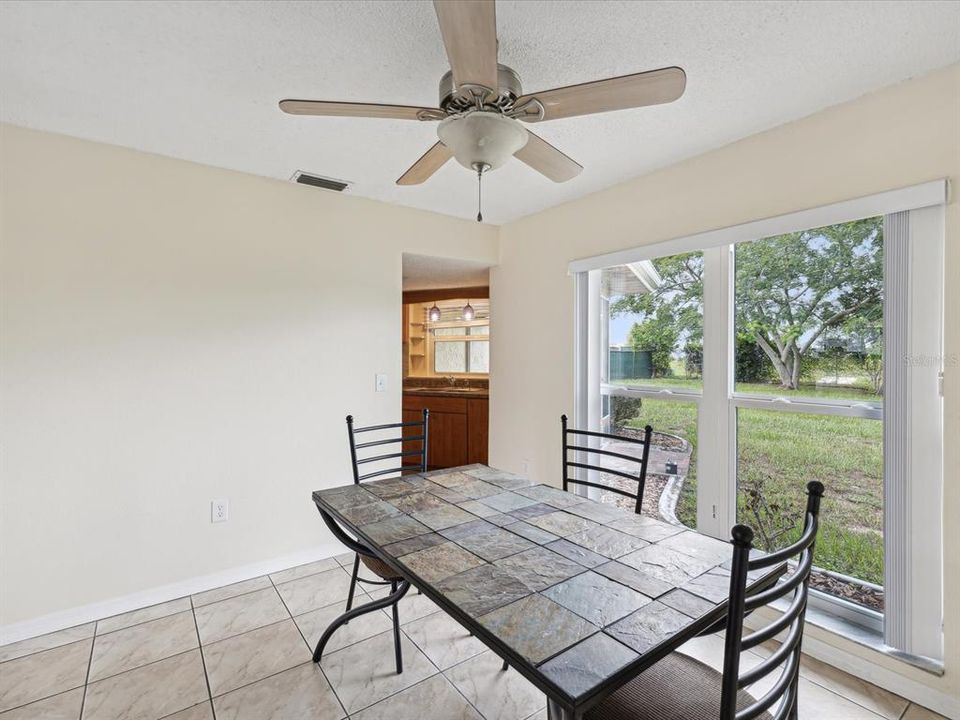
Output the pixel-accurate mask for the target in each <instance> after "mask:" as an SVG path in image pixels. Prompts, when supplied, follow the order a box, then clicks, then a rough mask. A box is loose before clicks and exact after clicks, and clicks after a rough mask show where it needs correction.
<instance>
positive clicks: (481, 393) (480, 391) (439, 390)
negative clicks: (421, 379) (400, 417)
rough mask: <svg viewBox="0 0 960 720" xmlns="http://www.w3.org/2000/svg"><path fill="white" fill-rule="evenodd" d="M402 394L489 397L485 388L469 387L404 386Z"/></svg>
mask: <svg viewBox="0 0 960 720" xmlns="http://www.w3.org/2000/svg"><path fill="white" fill-rule="evenodd" d="M403 394H404V395H427V396H429V397H466V398H484V399H485V398H489V397H490V391H489V390H488V389H487V388H476V387H474V388H470V387H412V388H411V387H405V388H404V389H403Z"/></svg>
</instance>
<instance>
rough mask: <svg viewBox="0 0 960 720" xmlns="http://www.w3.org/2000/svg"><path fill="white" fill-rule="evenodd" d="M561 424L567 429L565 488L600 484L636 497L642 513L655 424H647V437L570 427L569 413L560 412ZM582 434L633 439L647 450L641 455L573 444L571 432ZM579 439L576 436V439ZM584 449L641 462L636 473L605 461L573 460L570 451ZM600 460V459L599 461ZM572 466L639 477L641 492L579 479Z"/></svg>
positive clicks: (637, 510)
mask: <svg viewBox="0 0 960 720" xmlns="http://www.w3.org/2000/svg"><path fill="white" fill-rule="evenodd" d="M560 426H561V428H562V430H563V436H562V439H563V489H564V490H567V489H568V486H569V485H585V486H587V487H595V488H600V489H601V490H608V491H610V492H612V493H617V494H618V495H623V496H624V497H629V498H635V499H636V501H637V505H636V513H637V514H638V515H639V514H640V508H641V506H642V505H643V490H644V486H645V485H646V483H647V462H648V460H649V458H650V438H651V436H652V435H653V428H652V427H650V426H649V425H647V426H646V427H644V428H643V440H637V439H636V438H629V437H623V436H621V435H613V434H610V433H601V432H594V431H592V430H573V429H571V428H569V427H567V416H566V415H561V416H560ZM577 435H581V436H584V437H592V438H600V439H602V440H616V441H617V442H625V443H632V444H635V445H642V446H643V452H642V454H641V456H640V457H639V458H637V457H634V456H633V455H626V454H624V453H618V452H614V451H613V450H605V449H603V448H593V447H586V446H583V445H576V444H574V445H571V444H570V441H569V438H570V436H577ZM575 442H576V440H575ZM571 450H572V451H574V452H580V453H593V454H595V455H602V456H606V457H615V458H618V459H620V460H626V461H628V462H633V463H637V464H638V465H639V468H638V471H637V474H636V475H632V474H631V473H628V472H624V471H623V470H614V469H613V468H608V467H604V466H603V465H594V464H592V463H590V462H579V461H574V460H570V451H571ZM596 462H599V461H596ZM570 468H580V469H582V470H595V471H597V472H602V473H607V474H609V475H616V476H618V477H622V478H626V479H627V480H635V481H636V482H637V493H636V495H634V494H633V493H631V492H629V491H627V490H624V489H622V488H618V487H613V486H611V485H603V484H601V483H595V482H591V481H589V480H579V479H577V478H575V477H570Z"/></svg>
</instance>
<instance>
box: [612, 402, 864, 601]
mask: <svg viewBox="0 0 960 720" xmlns="http://www.w3.org/2000/svg"><path fill="white" fill-rule="evenodd" d="M768 392H769V390H768ZM797 394H798V395H799V394H801V393H799V392H798V393H797ZM647 423H649V424H650V425H652V426H653V427H654V429H655V430H660V431H663V432H667V433H671V434H674V435H680V436H681V437H684V438H686V439H687V440H689V441H690V442H691V443H692V444H693V445H694V447H696V445H697V409H696V405H695V404H693V403H689V402H674V401H669V400H650V399H646V398H645V399H644V401H643V408H642V410H641V411H640V414H639V415H638V417H637V418H635V419H634V420H632V421H630V423H629V424H630V425H633V426H637V427H642V426H643V425H645V424H647ZM882 433H883V425H882V423H881V422H879V421H877V420H868V419H863V418H847V417H834V416H827V415H804V414H798V413H782V412H776V411H770V410H747V409H741V410H740V411H739V416H738V432H737V437H738V466H739V476H740V477H739V481H740V485H741V492H740V493H739V494H738V507H739V515H740V517H739V520H740V521H741V522H745V523H746V524H748V525H751V526H753V527H754V528H755V529H757V530H762V531H763V532H765V533H766V534H767V535H768V536H770V535H772V534H774V533H775V532H776V531H778V530H781V529H787V528H792V529H790V530H788V531H787V532H785V533H784V534H782V535H781V536H780V537H779V538H778V539H777V541H776V544H777V545H778V546H779V545H783V544H785V543H787V542H790V541H791V540H793V539H795V538H796V536H797V535H798V534H799V531H800V527H799V526H800V524H801V523H802V509H803V504H804V493H805V491H804V488H805V485H806V483H807V482H808V481H810V480H819V481H821V482H822V483H823V484H824V485H825V486H826V489H827V490H826V495H825V497H824V500H823V505H822V514H821V530H820V534H819V537H818V539H817V551H816V553H817V565H819V566H820V567H824V568H827V569H829V570H834V571H836V572H841V573H844V574H847V575H851V576H854V577H858V578H861V579H863V580H868V581H870V582H874V583H877V584H881V585H882V584H883V538H882V531H883V499H882V498H883V452H882V447H883V445H882ZM696 482H697V468H696V452H695V451H694V458H693V461H692V462H691V471H690V475H689V477H688V479H687V482H685V483H684V488H683V492H682V493H681V497H680V502H679V503H678V506H677V515H678V517H679V518H680V520H681V521H683V522H684V523H686V524H688V525H690V526H691V527H693V526H695V525H696ZM746 487H755V488H756V489H757V490H758V491H759V495H760V496H761V497H763V499H764V500H765V502H766V507H760V508H758V509H756V510H755V509H754V508H752V507H750V504H749V503H748V500H747V497H748V496H747V493H745V492H742V490H743V489H744V488H746Z"/></svg>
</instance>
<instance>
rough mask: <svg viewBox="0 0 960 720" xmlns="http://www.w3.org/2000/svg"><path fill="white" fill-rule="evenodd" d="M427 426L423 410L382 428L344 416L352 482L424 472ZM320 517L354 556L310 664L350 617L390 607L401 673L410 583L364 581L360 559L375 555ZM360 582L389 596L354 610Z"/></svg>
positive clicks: (338, 527)
mask: <svg viewBox="0 0 960 720" xmlns="http://www.w3.org/2000/svg"><path fill="white" fill-rule="evenodd" d="M409 427H419V428H421V432H420V433H419V434H416V435H404V434H403V432H404V429H405V428H409ZM429 427H430V411H429V410H427V409H424V411H423V417H422V419H421V420H413V421H409V422H399V423H387V424H385V425H370V426H368V427H362V428H355V427H354V426H353V415H347V437H348V439H349V441H350V461H351V463H352V465H353V482H354V484H355V485H359V484H360V483H361V482H362V481H364V480H371V479H373V478H376V477H381V476H383V475H389V474H393V473H399V474H400V475H401V476H402V475H403V474H404V473H419V472H426V470H427V443H428V440H429ZM391 430H397V431H398V433H399V437H388V438H387V439H383V440H370V441H367V442H361V443H358V442H357V441H356V435H358V434H361V433H368V432H377V431H391ZM405 442H420V443H422V444H421V447H420V449H419V450H404V449H403V443H405ZM396 444H399V445H400V451H399V452H392V453H386V454H383V455H373V456H370V457H365V458H360V457H358V454H357V451H358V450H365V449H367V448H372V447H378V448H379V447H384V446H387V445H396ZM414 455H419V456H420V463H419V464H418V465H412V464H408V465H404V463H403V459H404V458H405V457H411V456H414ZM395 458H398V459H399V465H400V467H396V468H388V469H386V470H375V471H373V472H369V473H366V474H364V475H361V474H360V466H361V465H366V464H367V463H373V462H383V461H386V460H393V459H395ZM320 515H321V516H322V517H323V521H324V522H325V523H326V525H327V527H328V528H330V531H331V532H332V533H333V534H334V536H335V537H336V538H337V539H338V540H340V542H342V543H343V544H344V545H346V546H347V547H348V548H349V549H351V550H353V551H354V553H356V554H355V556H354V558H353V572H352V573H351V575H350V592H349V594H348V595H347V607H346V610H345V611H344V613H343V614H342V615H340V616H339V617H338V618H336V619H335V620H334V621H333V622H332V623H330V626H329V627H328V628H327V629H326V630H325V631H324V633H323V635H322V636H321V638H320V641H319V642H318V643H317V647H316V649H315V650H314V652H313V661H314V662H320V658H321V657H322V656H323V649H324V647H325V646H326V644H327V642H328V641H329V640H330V637H331V636H332V635H333V633H334V631H336V630H337V628H339V627H341V626H342V625H346V624H347V623H348V622H350V621H351V620H352V619H353V618H355V617H358V616H360V615H364V614H366V613H369V612H373V611H374V610H379V609H381V608H386V607H390V606H391V605H392V606H393V640H394V650H395V653H396V660H397V674H400V673H402V672H403V657H402V654H401V652H400V617H399V612H398V610H397V603H398V602H400V599H401V598H402V597H403V596H404V595H406V593H407V591H408V590H409V589H410V583H408V582H407V581H406V580H396V579H394V580H369V579H367V578H362V577H360V576H359V572H360V558H361V556H364V557H368V558H372V559H374V560H379V558H377V556H376V554H375V553H374V552H373V551H372V550H371V549H370V548H368V547H367V546H366V545H364V544H363V543H361V542H358V541H357V540H355V539H353V538H351V537H350V536H349V535H347V534H346V533H345V532H344V531H343V529H342V528H341V527H340V526H339V525H338V524H337V523H336V521H335V520H333V519H332V518H331V517H329V516H328V515H327V514H326V513H323V512H321V513H320ZM358 582H361V583H364V584H366V585H389V586H390V594H389V595H387V596H386V597H383V598H380V599H379V600H374V601H373V602H369V603H365V604H363V605H360V606H358V607H356V608H354V607H353V599H354V596H355V594H356V588H357V583H358Z"/></svg>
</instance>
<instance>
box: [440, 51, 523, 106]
mask: <svg viewBox="0 0 960 720" xmlns="http://www.w3.org/2000/svg"><path fill="white" fill-rule="evenodd" d="M497 84H498V86H499V87H495V88H489V89H490V90H492V91H493V92H494V93H496V96H495V97H492V98H490V97H488V98H485V99H484V105H485V106H493V107H496V108H500V109H501V110H506V109H509V108H510V107H511V106H512V105H513V103H514V101H515V100H516V99H517V98H518V97H520V96H521V95H523V89H522V87H521V86H520V76H519V75H517V73H516V71H514V70H513V68H509V67H507V66H506V65H501V64H499V63H497ZM472 87H477V88H479V86H469V85H465V86H463V87H462V88H460V90H459V91H458V89H457V88H455V87H454V84H453V73H452V72H451V71H449V70H448V71H447V72H445V73H444V74H443V77H442V78H440V107H441V108H443V109H444V110H445V111H447V112H448V113H449V112H463V111H464V110H467V109H469V108H475V107H476V104H475V101H474V99H473V96H472V93H470V92H469V90H470V89H471V88H472Z"/></svg>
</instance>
